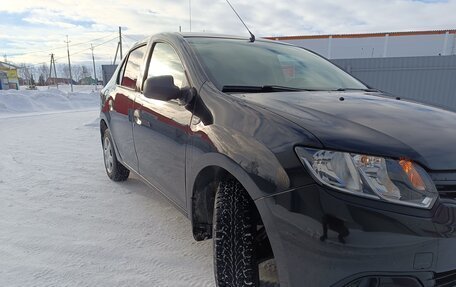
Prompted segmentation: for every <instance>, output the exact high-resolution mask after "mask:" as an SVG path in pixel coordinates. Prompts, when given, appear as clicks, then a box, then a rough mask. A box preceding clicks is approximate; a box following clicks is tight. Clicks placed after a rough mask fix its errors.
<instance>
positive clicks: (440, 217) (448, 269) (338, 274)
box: [256, 184, 456, 287]
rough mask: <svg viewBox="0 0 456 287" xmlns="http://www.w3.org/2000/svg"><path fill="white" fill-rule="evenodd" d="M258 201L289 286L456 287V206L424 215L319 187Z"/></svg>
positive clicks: (283, 282)
mask: <svg viewBox="0 0 456 287" xmlns="http://www.w3.org/2000/svg"><path fill="white" fill-rule="evenodd" d="M256 202H257V206H258V208H259V210H260V213H261V214H262V218H263V221H264V223H265V226H266V230H267V232H268V235H269V239H270V242H271V246H272V249H273V252H274V257H275V260H276V263H277V267H278V272H279V277H280V284H281V285H280V286H282V287H283V286H292V287H295V286H296V287H300V286H337V287H338V286H350V287H355V286H407V287H413V286H426V287H427V286H456V272H453V271H452V270H456V201H453V200H446V201H442V200H441V201H439V202H437V203H436V204H435V206H434V208H433V209H432V210H417V209H413V208H407V207H401V206H396V205H389V204H385V203H383V202H377V201H374V200H370V199H363V198H358V197H356V196H352V195H345V194H341V193H338V192H334V191H331V190H328V189H326V188H323V187H321V186H319V185H316V184H312V185H308V186H306V187H302V188H299V189H295V190H291V191H288V192H285V193H281V194H279V195H275V196H272V197H266V198H262V199H259V200H257V201H256ZM362 278H364V279H363V280H364V281H363V280H361V279H362ZM366 278H367V279H366ZM360 280H361V281H360ZM358 281H359V282H360V283H359V282H358ZM357 282H358V283H359V284H358V283H357ZM366 282H367V283H366ZM368 283H369V284H368ZM380 283H381V284H380ZM372 284H376V285H372Z"/></svg>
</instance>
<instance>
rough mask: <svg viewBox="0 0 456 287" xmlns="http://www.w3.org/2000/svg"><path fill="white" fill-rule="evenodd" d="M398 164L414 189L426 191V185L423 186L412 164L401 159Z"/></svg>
mask: <svg viewBox="0 0 456 287" xmlns="http://www.w3.org/2000/svg"><path fill="white" fill-rule="evenodd" d="M399 164H400V165H401V167H402V169H403V170H404V172H405V174H407V177H408V179H409V181H410V183H411V184H412V185H413V187H414V188H416V189H417V190H426V185H425V184H424V181H423V179H422V178H421V175H420V174H419V172H418V171H417V170H416V169H415V166H414V164H413V162H411V161H410V160H405V159H403V160H400V161H399Z"/></svg>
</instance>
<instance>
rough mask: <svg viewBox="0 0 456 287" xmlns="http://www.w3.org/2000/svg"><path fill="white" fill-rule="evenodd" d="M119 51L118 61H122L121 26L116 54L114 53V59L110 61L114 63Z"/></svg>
mask: <svg viewBox="0 0 456 287" xmlns="http://www.w3.org/2000/svg"><path fill="white" fill-rule="evenodd" d="M119 51H120V54H119V56H120V61H119V62H122V27H120V26H119V42H117V49H116V54H115V55H114V61H113V62H112V64H113V65H115V64H116V59H117V52H119Z"/></svg>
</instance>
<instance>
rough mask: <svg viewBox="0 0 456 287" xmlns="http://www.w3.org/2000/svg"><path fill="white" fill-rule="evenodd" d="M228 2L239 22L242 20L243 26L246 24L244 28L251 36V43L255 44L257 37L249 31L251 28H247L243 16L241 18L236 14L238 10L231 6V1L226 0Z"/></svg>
mask: <svg viewBox="0 0 456 287" xmlns="http://www.w3.org/2000/svg"><path fill="white" fill-rule="evenodd" d="M226 2H227V3H228V5H230V7H231V9H233V11H234V13H235V14H236V16H238V18H239V20H241V22H242V24H244V27H245V28H246V29H247V31H249V34H250V42H252V43H253V42H255V35H253V33H252V32H250V30H249V27H247V25H245V23H244V21H243V20H242V18H241V16H239V14H238V12H236V10H235V9H234V7H233V5H231V3H230V1H229V0H226Z"/></svg>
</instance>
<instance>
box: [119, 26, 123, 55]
mask: <svg viewBox="0 0 456 287" xmlns="http://www.w3.org/2000/svg"><path fill="white" fill-rule="evenodd" d="M119 49H120V50H119V51H120V61H122V27H120V26H119Z"/></svg>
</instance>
